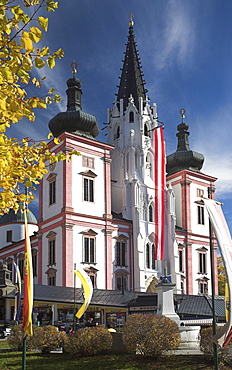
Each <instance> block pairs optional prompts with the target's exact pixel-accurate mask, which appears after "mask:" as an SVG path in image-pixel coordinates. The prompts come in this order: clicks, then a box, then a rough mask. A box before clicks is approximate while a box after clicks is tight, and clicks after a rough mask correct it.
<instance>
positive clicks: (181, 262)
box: [178, 249, 184, 272]
mask: <svg viewBox="0 0 232 370" xmlns="http://www.w3.org/2000/svg"><path fill="white" fill-rule="evenodd" d="M178 255H179V272H184V251H183V249H179V250H178Z"/></svg>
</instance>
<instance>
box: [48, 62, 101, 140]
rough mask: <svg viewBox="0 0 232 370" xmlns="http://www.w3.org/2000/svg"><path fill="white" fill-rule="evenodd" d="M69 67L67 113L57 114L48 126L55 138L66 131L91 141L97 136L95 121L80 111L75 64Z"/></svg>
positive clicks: (79, 82)
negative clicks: (70, 69) (70, 71)
mask: <svg viewBox="0 0 232 370" xmlns="http://www.w3.org/2000/svg"><path fill="white" fill-rule="evenodd" d="M71 66H72V67H73V77H72V78H70V79H69V80H68V81H67V86H68V89H67V90H66V94H67V98H68V101H67V111H66V112H60V113H58V114H57V115H56V116H55V117H54V118H52V119H51V120H50V121H49V124H48V126H49V129H50V130H51V132H52V134H53V136H55V137H57V136H59V135H60V134H61V133H62V132H65V131H66V132H71V133H73V134H76V135H79V136H85V137H88V138H90V139H93V138H95V137H96V136H97V135H98V134H99V129H98V125H97V120H96V117H95V116H93V115H92V114H89V113H85V112H83V111H82V106H81V95H82V90H81V86H82V84H81V81H80V80H79V78H76V77H75V73H76V69H75V67H76V66H77V64H76V63H74V62H73V63H72V65H71Z"/></svg>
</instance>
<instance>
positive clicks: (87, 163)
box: [82, 155, 94, 169]
mask: <svg viewBox="0 0 232 370" xmlns="http://www.w3.org/2000/svg"><path fill="white" fill-rule="evenodd" d="M82 166H83V167H88V168H92V169H94V158H93V157H88V156H86V155H83V156H82Z"/></svg>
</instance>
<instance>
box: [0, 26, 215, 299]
mask: <svg viewBox="0 0 232 370" xmlns="http://www.w3.org/2000/svg"><path fill="white" fill-rule="evenodd" d="M139 59H140V58H139V56H138V51H137V48H136V43H135V36H134V28H133V22H132V21H131V22H130V24H129V33H128V41H127V44H126V52H125V59H124V62H123V67H122V73H121V79H120V84H119V86H118V93H117V97H116V101H115V103H114V105H113V107H112V108H110V109H108V122H107V123H106V125H107V133H108V138H107V143H102V142H100V141H98V140H97V135H98V133H99V129H98V125H97V122H96V118H95V117H94V116H92V115H90V114H88V113H85V112H83V111H82V106H81V95H82V89H81V87H82V86H81V81H80V80H79V79H78V78H77V77H76V75H75V71H73V77H72V78H70V79H69V80H68V81H67V91H66V93H67V101H68V104H67V111H66V112H61V113H59V114H58V115H56V116H55V117H54V118H52V119H51V120H50V122H49V128H50V130H51V132H52V133H53V135H54V136H55V137H58V138H59V140H60V143H59V144H55V143H54V141H51V142H50V144H49V145H50V149H51V150H52V151H54V153H58V152H60V151H63V152H66V153H68V152H69V151H71V150H73V149H75V150H77V151H78V152H79V153H80V155H79V156H78V155H73V156H72V160H71V161H70V162H66V161H61V162H58V163H56V164H52V165H50V166H49V164H48V167H49V173H48V174H47V175H45V176H44V178H43V180H42V181H41V183H40V193H39V219H38V222H36V220H35V218H33V215H31V216H30V218H29V220H28V223H29V226H30V228H31V229H30V234H31V246H32V256H33V268H34V283H35V284H42V285H53V286H63V287H65V286H66V287H73V286H74V273H73V271H74V270H75V269H77V268H83V269H84V270H85V271H86V272H87V274H88V275H89V276H90V278H91V280H92V283H93V286H94V288H99V289H108V290H111V289H116V290H117V289H119V290H134V291H143V292H145V291H148V292H154V291H155V289H156V288H155V285H156V284H157V283H158V282H159V279H160V277H161V276H163V274H164V273H167V275H170V277H171V280H172V282H173V283H175V284H176V288H175V292H176V293H186V294H207V293H208V294H210V291H211V285H210V278H211V270H210V253H209V223H208V217H207V215H206V214H205V213H204V207H203V205H202V204H201V197H202V196H205V197H206V196H208V195H207V191H208V188H209V189H210V191H211V195H213V194H214V183H215V181H216V178H214V177H211V176H207V175H205V174H204V173H202V172H201V168H202V165H203V161H204V158H203V156H202V155H201V154H199V153H196V152H193V151H191V150H190V148H189V144H188V135H189V132H188V131H187V130H188V125H186V124H185V123H184V121H183V119H184V118H183V114H182V123H181V124H180V125H178V134H177V136H178V146H177V151H176V152H175V153H173V154H171V155H170V156H168V157H167V186H166V189H165V251H164V258H165V259H164V260H163V261H158V260H155V259H154V251H155V247H156V246H155V222H154V219H155V218H154V212H155V205H154V188H155V182H154V170H155V169H154V155H155V151H156V150H157V148H156V147H155V143H154V139H153V131H154V129H155V128H156V127H157V126H158V119H157V111H156V110H157V107H156V104H155V103H154V104H152V105H150V102H149V99H148V97H147V90H146V89H145V81H144V80H143V73H142V69H141V64H140V61H139ZM23 228H24V225H23V220H22V219H21V218H20V215H16V216H14V214H13V213H11V212H10V213H9V214H8V215H4V216H3V217H2V218H1V219H0V242H1V245H0V261H1V263H3V264H7V265H8V268H9V269H10V270H12V268H13V262H16V263H17V264H18V265H19V267H20V270H21V272H22V270H23V253H24V252H23V249H24V245H23V234H22V231H23ZM214 259H215V260H216V247H215V249H214ZM216 277H217V272H216V269H215V278H216Z"/></svg>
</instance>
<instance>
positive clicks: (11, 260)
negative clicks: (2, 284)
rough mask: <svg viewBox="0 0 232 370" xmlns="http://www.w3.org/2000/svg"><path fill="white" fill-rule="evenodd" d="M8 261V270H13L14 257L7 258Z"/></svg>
mask: <svg viewBox="0 0 232 370" xmlns="http://www.w3.org/2000/svg"><path fill="white" fill-rule="evenodd" d="M6 263H7V268H8V270H10V271H12V269H13V259H12V258H7V261H6Z"/></svg>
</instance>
